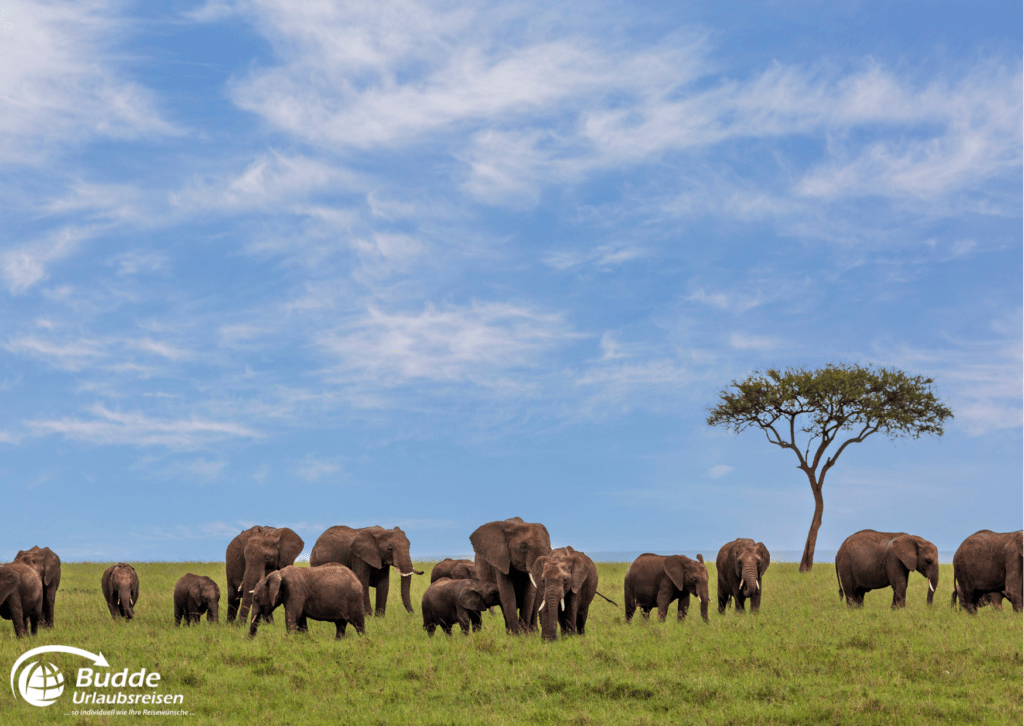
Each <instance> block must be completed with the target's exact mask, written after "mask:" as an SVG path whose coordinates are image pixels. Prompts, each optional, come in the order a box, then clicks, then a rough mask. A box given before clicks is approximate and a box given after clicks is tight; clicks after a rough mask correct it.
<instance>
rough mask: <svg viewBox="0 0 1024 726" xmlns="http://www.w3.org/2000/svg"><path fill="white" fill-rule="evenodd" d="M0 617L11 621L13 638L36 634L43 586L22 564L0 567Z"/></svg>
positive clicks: (40, 617) (41, 615)
mask: <svg viewBox="0 0 1024 726" xmlns="http://www.w3.org/2000/svg"><path fill="white" fill-rule="evenodd" d="M0 617H2V618H3V619H4V620H10V621H11V624H12V625H13V626H14V634H15V635H16V636H17V637H19V638H20V637H22V636H23V635H25V633H26V632H28V631H31V633H32V635H35V634H36V633H37V632H38V631H39V622H40V621H41V620H42V618H43V582H42V580H41V579H40V578H39V575H37V574H36V571H35V570H33V569H32V568H31V567H30V566H28V565H26V564H25V563H24V562H10V563H8V564H6V565H2V566H0Z"/></svg>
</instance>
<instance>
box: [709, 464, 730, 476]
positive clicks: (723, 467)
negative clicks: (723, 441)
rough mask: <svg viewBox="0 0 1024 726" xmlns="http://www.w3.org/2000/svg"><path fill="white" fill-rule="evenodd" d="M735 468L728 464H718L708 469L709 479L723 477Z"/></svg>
mask: <svg viewBox="0 0 1024 726" xmlns="http://www.w3.org/2000/svg"><path fill="white" fill-rule="evenodd" d="M734 468H735V467H732V466H729V465H728V464H718V465H717V466H713V467H711V468H710V469H708V473H707V476H708V478H709V479H721V478H722V477H723V476H725V475H726V474H729V473H730V472H732V471H733V469H734Z"/></svg>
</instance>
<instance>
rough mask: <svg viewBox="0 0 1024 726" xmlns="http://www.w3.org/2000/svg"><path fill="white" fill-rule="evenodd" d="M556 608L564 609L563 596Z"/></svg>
mask: <svg viewBox="0 0 1024 726" xmlns="http://www.w3.org/2000/svg"><path fill="white" fill-rule="evenodd" d="M558 609H559V610H565V598H564V597H563V598H562V601H561V602H559V603H558Z"/></svg>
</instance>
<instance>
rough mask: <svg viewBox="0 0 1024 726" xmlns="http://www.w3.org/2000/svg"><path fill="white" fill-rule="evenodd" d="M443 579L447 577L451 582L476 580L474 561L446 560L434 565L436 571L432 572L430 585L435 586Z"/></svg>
mask: <svg viewBox="0 0 1024 726" xmlns="http://www.w3.org/2000/svg"><path fill="white" fill-rule="evenodd" d="M442 577H447V578H448V579H450V580H475V579H476V565H474V564H473V560H453V559H451V558H450V557H448V558H445V559H443V560H441V561H440V562H438V563H437V564H436V565H434V569H433V570H431V571H430V584H434V583H435V582H437V581H438V580H440V579H441V578H442Z"/></svg>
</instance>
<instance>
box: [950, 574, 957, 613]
mask: <svg viewBox="0 0 1024 726" xmlns="http://www.w3.org/2000/svg"><path fill="white" fill-rule="evenodd" d="M956 596H957V587H956V577H953V597H951V598H950V600H949V606H950V607H951V608H955V607H956Z"/></svg>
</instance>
